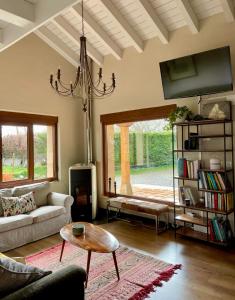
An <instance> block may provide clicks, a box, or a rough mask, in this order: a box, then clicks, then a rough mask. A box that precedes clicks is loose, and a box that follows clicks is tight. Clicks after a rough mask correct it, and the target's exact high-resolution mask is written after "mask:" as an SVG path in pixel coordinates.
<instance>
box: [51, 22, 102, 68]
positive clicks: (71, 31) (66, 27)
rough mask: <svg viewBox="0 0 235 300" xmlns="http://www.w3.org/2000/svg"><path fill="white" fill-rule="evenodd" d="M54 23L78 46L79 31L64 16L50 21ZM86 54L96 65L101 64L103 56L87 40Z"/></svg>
mask: <svg viewBox="0 0 235 300" xmlns="http://www.w3.org/2000/svg"><path fill="white" fill-rule="evenodd" d="M51 22H52V23H54V24H55V25H56V26H57V27H58V28H59V29H60V30H61V31H62V32H63V33H64V34H66V35H67V36H68V37H69V38H70V39H72V40H73V42H74V43H76V45H78V46H79V47H80V33H79V31H77V30H76V29H75V28H74V27H73V26H72V25H71V24H70V23H69V22H68V21H67V20H66V19H65V18H64V17H62V16H58V17H56V18H55V19H53V20H52V21H51ZM86 46H87V54H88V56H89V57H90V58H91V59H92V60H93V61H94V62H96V63H97V64H98V65H102V64H103V62H104V57H103V56H102V55H101V54H100V53H99V51H97V50H96V49H95V48H94V47H93V46H92V45H91V44H90V43H89V42H88V41H87V43H86Z"/></svg>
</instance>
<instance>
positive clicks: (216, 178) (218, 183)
mask: <svg viewBox="0 0 235 300" xmlns="http://www.w3.org/2000/svg"><path fill="white" fill-rule="evenodd" d="M213 176H214V178H215V181H216V185H217V187H218V190H219V191H222V187H221V185H220V182H219V179H218V176H217V174H216V173H213Z"/></svg>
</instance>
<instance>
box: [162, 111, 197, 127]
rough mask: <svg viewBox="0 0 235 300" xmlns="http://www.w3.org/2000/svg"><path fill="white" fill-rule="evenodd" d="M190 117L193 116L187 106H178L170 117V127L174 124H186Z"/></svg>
mask: <svg viewBox="0 0 235 300" xmlns="http://www.w3.org/2000/svg"><path fill="white" fill-rule="evenodd" d="M189 116H190V117H191V116H192V112H191V110H190V109H189V108H188V107H187V106H177V107H176V109H175V110H174V111H172V112H171V113H170V115H169V117H168V122H169V126H172V124H173V123H180V122H184V121H185V120H186V119H187V118H188V117H189Z"/></svg>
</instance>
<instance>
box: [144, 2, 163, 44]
mask: <svg viewBox="0 0 235 300" xmlns="http://www.w3.org/2000/svg"><path fill="white" fill-rule="evenodd" d="M138 1H139V3H140V4H141V6H142V9H143V10H144V12H145V13H146V14H147V16H148V18H149V19H150V21H151V22H152V24H153V26H154V28H155V31H156V33H157V36H158V37H159V39H160V40H161V42H162V43H163V44H168V42H169V33H168V30H167V28H166V27H165V25H164V24H163V23H162V21H161V20H160V19H159V17H158V15H157V14H156V13H155V11H154V8H153V6H152V5H151V4H150V2H149V1H148V0H138Z"/></svg>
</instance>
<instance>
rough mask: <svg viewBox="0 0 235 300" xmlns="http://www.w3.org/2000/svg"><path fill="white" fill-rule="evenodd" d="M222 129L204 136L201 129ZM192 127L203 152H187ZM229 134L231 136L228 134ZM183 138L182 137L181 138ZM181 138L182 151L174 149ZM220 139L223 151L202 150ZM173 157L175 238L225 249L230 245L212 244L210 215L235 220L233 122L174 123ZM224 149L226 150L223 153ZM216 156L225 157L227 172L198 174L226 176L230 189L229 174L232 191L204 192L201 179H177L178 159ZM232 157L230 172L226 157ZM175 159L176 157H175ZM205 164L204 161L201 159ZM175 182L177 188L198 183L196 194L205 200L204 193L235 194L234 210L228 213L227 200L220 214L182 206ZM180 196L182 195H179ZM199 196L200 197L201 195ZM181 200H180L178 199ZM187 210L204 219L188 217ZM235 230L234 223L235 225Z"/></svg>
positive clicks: (193, 206) (230, 189)
mask: <svg viewBox="0 0 235 300" xmlns="http://www.w3.org/2000/svg"><path fill="white" fill-rule="evenodd" d="M218 124H219V126H222V128H221V129H222V134H212V135H210V134H201V132H200V128H201V126H204V127H205V126H209V125H212V126H213V125H218ZM192 126H193V127H194V128H195V127H196V134H195V133H194V134H195V135H194V136H193V137H196V138H198V139H200V141H201V145H200V146H201V149H200V148H199V149H195V150H189V149H187V150H186V149H184V137H185V136H187V138H189V136H190V130H191V128H192ZM227 130H229V132H227ZM179 133H180V134H181V135H180V134H179ZM178 135H180V136H181V141H180V149H178V147H177V149H174V147H175V140H176V142H177V144H178V142H179V141H178ZM205 138H206V139H215V138H217V139H219V140H220V141H221V143H220V148H219V147H218V148H219V149H218V150H216V149H209V150H206V149H203V148H202V146H203V139H205ZM228 139H230V142H229V149H228V147H227V146H228ZM172 145H173V149H172V155H173V189H174V223H175V224H174V225H175V236H177V235H181V236H185V237H190V238H194V239H199V240H203V241H206V242H210V243H212V244H217V245H222V246H228V243H227V242H219V241H212V240H210V235H209V225H208V223H209V220H210V217H209V214H210V215H211V214H212V215H223V216H224V218H225V219H226V221H228V216H229V215H230V214H232V213H233V214H234V220H235V211H234V207H235V205H234V204H235V203H234V202H235V201H234V153H233V122H232V120H226V119H225V120H201V121H189V122H181V123H174V124H173V128H172ZM222 146H223V149H221V148H222ZM206 152H208V153H210V152H213V153H216V152H219V153H220V154H222V155H223V165H224V168H223V169H220V170H213V171H212V170H210V169H209V168H201V169H199V170H198V172H200V171H204V172H212V173H213V172H220V173H223V174H224V176H225V186H227V183H228V174H230V182H231V185H232V187H230V188H229V189H225V190H211V189H205V188H203V189H202V188H199V179H198V178H197V179H195V178H187V177H180V176H177V175H176V170H175V161H176V159H178V158H179V156H180V157H181V158H187V155H188V153H201V154H200V155H203V153H206ZM228 155H230V160H231V163H232V165H231V166H230V167H229V168H228V167H227V157H228ZM175 156H176V157H175ZM202 161H203V159H202ZM176 181H178V185H179V184H180V183H181V185H182V186H184V185H185V181H192V182H193V181H194V182H195V181H197V191H198V194H199V193H200V194H201V195H202V196H203V194H204V193H205V192H212V193H222V194H225V195H226V194H228V193H232V194H233V208H232V209H227V200H226V201H225V209H224V210H219V209H213V208H207V207H205V206H204V205H202V204H201V203H199V204H198V205H190V206H186V205H185V204H181V203H178V202H176ZM177 192H178V193H179V191H177ZM198 196H199V195H198ZM178 199H179V198H178ZM179 208H180V209H181V210H182V211H183V213H182V214H180V215H177V213H176V210H177V209H179ZM187 210H191V211H196V212H198V211H201V212H202V214H203V217H194V216H193V217H191V216H189V215H188V214H186V212H187ZM177 224H181V226H179V227H178V226H177ZM190 225H199V226H202V227H205V228H206V233H205V232H202V231H196V230H194V229H193V228H192V227H190ZM233 226H234V230H235V221H234V222H233Z"/></svg>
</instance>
